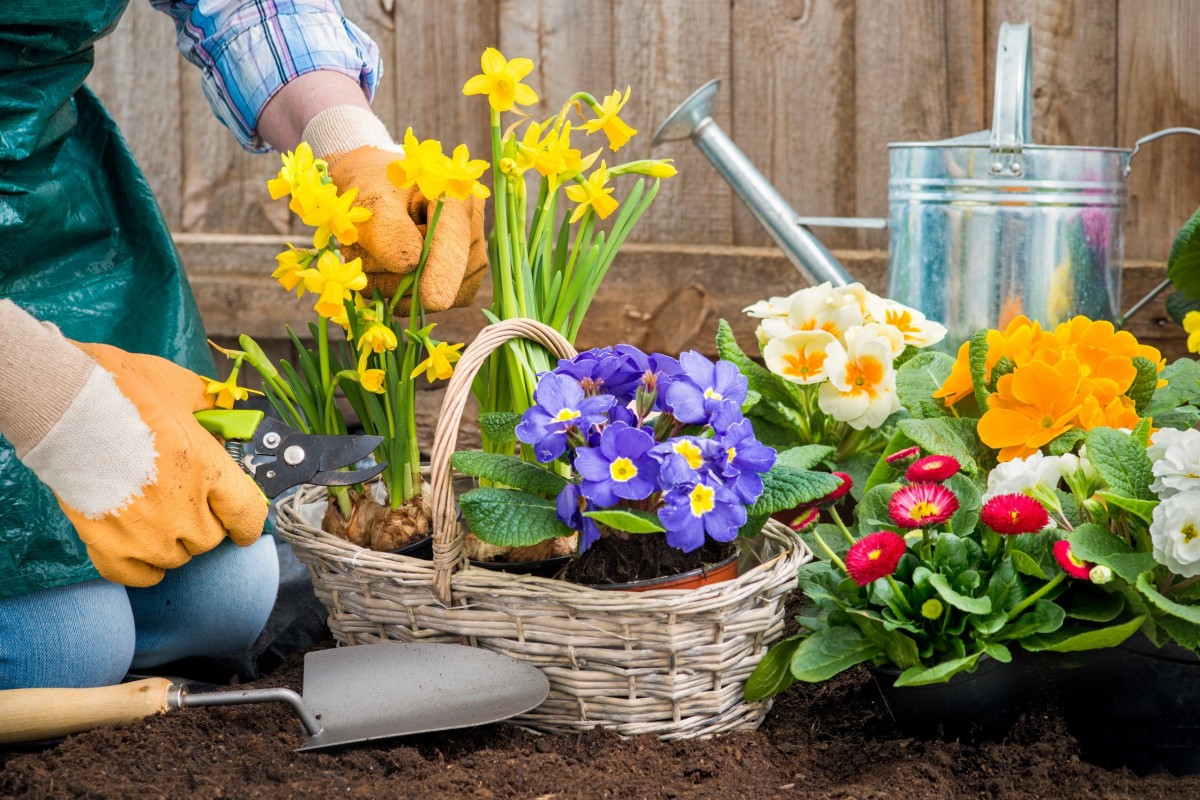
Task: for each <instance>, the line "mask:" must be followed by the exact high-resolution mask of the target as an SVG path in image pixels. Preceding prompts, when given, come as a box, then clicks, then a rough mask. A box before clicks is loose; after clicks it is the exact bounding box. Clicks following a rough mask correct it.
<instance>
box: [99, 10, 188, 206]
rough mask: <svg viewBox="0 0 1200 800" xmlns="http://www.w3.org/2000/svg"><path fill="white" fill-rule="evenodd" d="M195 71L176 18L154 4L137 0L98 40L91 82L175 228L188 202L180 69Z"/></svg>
mask: <svg viewBox="0 0 1200 800" xmlns="http://www.w3.org/2000/svg"><path fill="white" fill-rule="evenodd" d="M147 65H153V69H149V68H147ZM191 69H192V67H191V65H189V64H185V63H184V62H183V59H182V58H181V57H180V55H179V51H178V50H176V48H175V26H174V25H173V24H172V23H171V20H170V18H169V17H167V16H166V15H165V14H162V13H160V12H158V11H155V10H154V9H153V8H151V7H150V5H149V4H148V3H133V4H131V5H130V6H129V7H128V8H127V9H126V10H125V15H124V16H123V17H122V19H121V22H120V23H119V24H118V25H117V29H116V30H115V31H114V32H113V33H112V34H111V35H109V36H108V37H106V38H104V39H101V40H100V41H99V42H98V43H97V44H96V66H95V68H94V69H93V70H92V74H91V75H89V76H88V81H87V82H88V86H90V87H91V89H92V90H93V91H94V92H95V93H96V94H97V95H98V96H99V97H100V99H101V101H103V103H104V105H105V107H106V108H107V109H108V112H109V113H110V114H111V115H112V117H113V119H114V120H115V121H116V123H117V125H118V126H120V128H121V133H122V134H123V135H124V136H125V139H126V141H128V142H129V147H130V149H131V150H133V153H134V155H135V156H136V157H137V161H138V164H139V165H140V166H141V168H142V172H143V173H145V175H146V180H147V181H149V183H150V188H151V189H153V190H154V195H155V197H156V198H157V199H158V205H159V208H161V209H162V212H163V218H164V219H165V220H166V221H167V225H168V226H169V227H170V228H171V229H172V230H178V229H179V227H180V219H181V218H180V205H181V202H182V199H181V197H180V195H179V184H180V179H181V174H182V165H183V120H182V116H181V114H180V99H181V98H180V89H179V80H180V70H191Z"/></svg>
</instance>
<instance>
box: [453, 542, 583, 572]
mask: <svg viewBox="0 0 1200 800" xmlns="http://www.w3.org/2000/svg"><path fill="white" fill-rule="evenodd" d="M431 547H432V545H431ZM430 557H431V558H432V556H430ZM570 560H571V556H559V557H558V558H546V559H543V560H541V561H472V562H471V566H472V567H480V568H482V569H491V570H495V571H497V572H511V573H512V574H514V575H536V576H537V577H539V578H553V577H554V576H555V575H557V574H558V572H559V570H561V569H562V568H563V567H565V566H566V565H567V562H568V561H570Z"/></svg>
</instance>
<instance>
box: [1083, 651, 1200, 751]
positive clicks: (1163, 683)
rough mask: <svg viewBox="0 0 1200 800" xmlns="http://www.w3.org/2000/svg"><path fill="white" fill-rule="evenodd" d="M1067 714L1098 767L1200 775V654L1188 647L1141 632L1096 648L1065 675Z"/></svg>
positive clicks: (1085, 749)
mask: <svg viewBox="0 0 1200 800" xmlns="http://www.w3.org/2000/svg"><path fill="white" fill-rule="evenodd" d="M1081 655H1082V654H1081ZM1063 712H1064V715H1065V716H1066V720H1067V727H1068V728H1069V729H1070V731H1071V732H1072V733H1073V734H1074V735H1075V738H1076V739H1078V740H1079V747H1080V750H1081V751H1082V753H1083V756H1084V758H1086V759H1087V760H1088V761H1090V762H1092V763H1093V764H1096V765H1097V766H1100V767H1104V768H1106V769H1119V768H1121V767H1128V768H1129V769H1131V770H1133V771H1134V772H1136V773H1137V774H1139V775H1146V774H1149V773H1152V772H1170V773H1173V774H1175V775H1195V774H1200V659H1197V658H1196V656H1195V654H1193V653H1192V652H1190V651H1188V650H1184V649H1182V648H1180V647H1177V646H1175V645H1171V644H1168V645H1166V646H1164V647H1162V648H1157V647H1155V646H1154V645H1153V644H1151V643H1150V641H1149V640H1147V639H1146V638H1145V637H1144V636H1141V635H1135V636H1134V637H1132V638H1130V639H1129V640H1127V641H1126V642H1125V643H1123V644H1121V645H1119V646H1118V647H1113V648H1109V649H1107V650H1096V651H1091V652H1089V653H1088V654H1087V658H1086V659H1084V660H1082V662H1081V663H1080V666H1079V667H1078V668H1076V669H1074V670H1071V671H1070V674H1069V675H1068V676H1067V685H1066V686H1064V691H1063Z"/></svg>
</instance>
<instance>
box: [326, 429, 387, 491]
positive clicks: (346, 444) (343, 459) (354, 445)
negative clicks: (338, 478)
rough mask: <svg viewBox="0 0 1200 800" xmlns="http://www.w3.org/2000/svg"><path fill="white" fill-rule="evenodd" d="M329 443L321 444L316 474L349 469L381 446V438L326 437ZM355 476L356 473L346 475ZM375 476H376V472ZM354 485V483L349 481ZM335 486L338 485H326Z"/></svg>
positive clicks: (363, 436) (364, 436)
mask: <svg viewBox="0 0 1200 800" xmlns="http://www.w3.org/2000/svg"><path fill="white" fill-rule="evenodd" d="M328 438H329V439H330V440H331V441H328V442H322V443H321V460H320V461H319V462H318V464H317V471H318V472H330V471H332V470H337V469H341V468H342V467H350V466H354V465H355V464H357V463H358V462H359V461H362V460H363V459H364V458H366V457H367V456H369V455H371V453H372V452H373V451H374V450H375V448H376V447H379V445H381V444H383V437H382V436H366V435H362V436H337V437H328ZM347 474H356V473H347ZM375 474H378V473H377V472H376V473H375ZM351 483H355V481H351ZM327 485H330V486H337V485H340V484H327Z"/></svg>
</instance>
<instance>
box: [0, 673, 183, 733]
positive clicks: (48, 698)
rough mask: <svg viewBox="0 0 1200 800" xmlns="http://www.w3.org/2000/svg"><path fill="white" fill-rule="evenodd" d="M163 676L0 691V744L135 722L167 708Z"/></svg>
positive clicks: (166, 687)
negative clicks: (79, 686)
mask: <svg viewBox="0 0 1200 800" xmlns="http://www.w3.org/2000/svg"><path fill="white" fill-rule="evenodd" d="M171 686H172V683H171V681H169V680H167V679H166V678H146V679H144V680H140V681H134V682H132V683H122V684H119V685H117V686H100V687H98V688H95V689H8V690H6V691H0V744H12V743H14V742H36V741H40V740H42V739H54V738H57V737H59V736H66V735H67V734H69V733H79V732H81V731H90V730H92V729H93V728H102V727H105V726H108V725H121V724H123V723H127V722H136V721H137V720H139V719H142V718H143V717H148V716H150V715H151V714H158V713H161V712H164V711H166V710H168V709H169V708H170V707H171V706H170V704H169V702H168V699H167V690H168V689H170V688H171Z"/></svg>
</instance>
